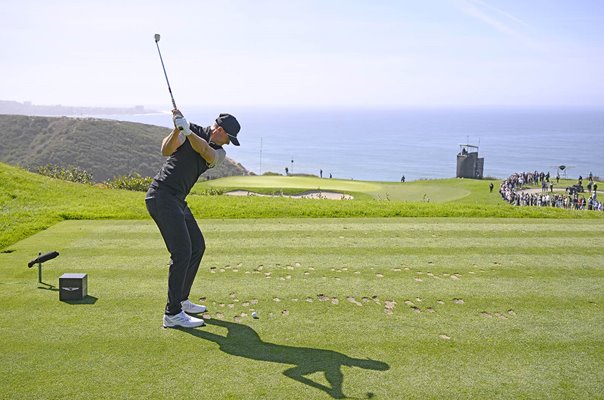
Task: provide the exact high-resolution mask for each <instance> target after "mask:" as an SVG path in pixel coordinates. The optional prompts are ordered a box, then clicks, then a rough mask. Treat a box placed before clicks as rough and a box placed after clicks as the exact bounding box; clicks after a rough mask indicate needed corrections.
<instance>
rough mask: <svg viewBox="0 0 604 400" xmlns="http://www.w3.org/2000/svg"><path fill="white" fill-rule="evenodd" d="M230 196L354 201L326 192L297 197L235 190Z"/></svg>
mask: <svg viewBox="0 0 604 400" xmlns="http://www.w3.org/2000/svg"><path fill="white" fill-rule="evenodd" d="M225 194H226V195H228V196H259V197H287V198H290V199H327V200H352V199H353V197H352V196H351V195H349V194H344V193H336V192H326V191H324V190H309V191H307V192H304V193H300V194H295V195H287V194H283V195H271V194H261V193H255V192H250V191H248V190H233V191H231V192H226V193H225Z"/></svg>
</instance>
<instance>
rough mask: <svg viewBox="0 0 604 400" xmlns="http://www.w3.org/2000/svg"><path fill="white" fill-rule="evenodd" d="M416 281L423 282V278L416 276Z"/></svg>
mask: <svg viewBox="0 0 604 400" xmlns="http://www.w3.org/2000/svg"><path fill="white" fill-rule="evenodd" d="M415 282H423V280H422V278H415Z"/></svg>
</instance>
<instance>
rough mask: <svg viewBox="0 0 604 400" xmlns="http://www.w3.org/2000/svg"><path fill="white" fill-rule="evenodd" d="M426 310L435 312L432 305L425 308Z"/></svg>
mask: <svg viewBox="0 0 604 400" xmlns="http://www.w3.org/2000/svg"><path fill="white" fill-rule="evenodd" d="M426 311H428V312H429V313H435V312H436V310H435V309H433V308H432V307H428V308H426Z"/></svg>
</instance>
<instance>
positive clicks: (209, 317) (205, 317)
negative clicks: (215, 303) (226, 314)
mask: <svg viewBox="0 0 604 400" xmlns="http://www.w3.org/2000/svg"><path fill="white" fill-rule="evenodd" d="M201 318H203V319H212V316H211V315H210V314H208V313H205V314H203V315H202V316H201Z"/></svg>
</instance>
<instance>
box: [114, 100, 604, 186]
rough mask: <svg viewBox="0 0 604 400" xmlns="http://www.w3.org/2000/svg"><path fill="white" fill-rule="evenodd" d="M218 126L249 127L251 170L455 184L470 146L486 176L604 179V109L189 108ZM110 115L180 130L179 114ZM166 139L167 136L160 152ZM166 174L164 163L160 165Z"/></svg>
mask: <svg viewBox="0 0 604 400" xmlns="http://www.w3.org/2000/svg"><path fill="white" fill-rule="evenodd" d="M181 111H182V112H183V113H184V114H185V116H186V117H187V119H188V120H189V121H190V122H194V123H197V124H199V125H204V126H206V125H209V124H210V123H211V122H212V121H213V120H214V119H215V118H216V116H217V114H218V113H220V112H230V113H232V114H234V115H235V116H236V117H237V119H238V120H239V121H240V123H241V125H242V130H241V132H240V134H239V141H240V142H241V146H240V147H235V146H226V150H227V156H228V157H230V158H231V159H233V160H235V161H237V162H239V163H241V164H242V165H243V166H244V167H245V168H247V169H248V170H250V171H252V172H254V173H256V174H262V173H266V172H277V173H281V174H283V173H285V168H288V170H289V172H290V173H291V172H293V173H296V174H297V173H304V174H314V175H319V173H320V171H321V170H322V171H323V177H329V175H330V174H331V175H332V176H333V177H334V178H341V179H355V180H373V181H396V182H398V181H400V180H401V177H402V176H403V175H404V176H405V179H406V180H407V181H411V180H418V179H438V178H451V177H455V173H456V162H457V161H456V159H457V153H458V152H459V150H460V147H459V146H460V145H461V144H470V145H475V146H478V154H479V157H484V176H485V177H486V176H490V177H496V178H506V177H508V176H510V175H511V174H513V173H514V172H524V171H535V170H536V171H543V172H550V173H551V174H552V175H553V176H555V175H556V173H557V171H558V167H559V166H560V165H564V166H566V168H565V170H564V171H563V172H562V173H561V176H563V177H564V176H565V174H566V176H567V177H568V178H577V177H578V176H579V175H582V176H583V177H585V176H587V175H589V173H590V172H591V173H593V175H595V176H599V177H602V178H604V155H603V154H602V153H603V151H604V109H596V108H591V109H589V108H584V109H579V108H566V109H565V108H556V109H554V108H547V109H546V108H543V109H539V108H533V109H528V108H522V109H521V108H518V109H513V108H477V109H470V108H459V109H453V108H449V109H444V108H443V109H428V108H423V109H420V108H418V109H411V108H404V109H360V108H355V109H352V108H333V109H326V108H322V109H309V108H305V109H302V108H300V109H294V108H241V107H235V108H232V109H229V110H225V109H223V108H219V109H218V108H217V109H211V108H209V107H205V108H202V107H195V108H182V109H181ZM103 118H111V119H118V120H123V121H134V122H142V123H147V124H153V125H160V126H166V127H170V126H171V124H172V120H171V115H170V113H169V112H165V113H156V114H141V115H127V116H126V115H119V116H113V117H112V116H103ZM160 140H161V138H158V145H159V141H160ZM158 168H159V166H158Z"/></svg>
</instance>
